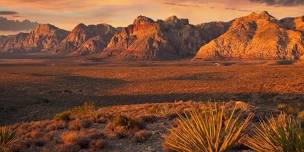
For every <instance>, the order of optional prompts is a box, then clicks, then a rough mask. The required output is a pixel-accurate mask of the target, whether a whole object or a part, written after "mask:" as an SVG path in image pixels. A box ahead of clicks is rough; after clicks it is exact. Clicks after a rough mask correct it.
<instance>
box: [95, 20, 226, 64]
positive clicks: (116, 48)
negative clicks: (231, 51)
mask: <svg viewBox="0 0 304 152" xmlns="http://www.w3.org/2000/svg"><path fill="white" fill-rule="evenodd" d="M219 24H221V23H219ZM222 24H227V23H222ZM206 26H207V25H198V26H194V25H191V24H189V21H188V19H179V18H177V17H176V16H172V17H169V18H168V19H166V20H164V21H163V20H158V21H154V20H152V19H150V18H148V17H145V16H139V17H137V18H136V19H135V20H134V22H133V24H132V25H129V26H128V27H126V28H123V29H122V31H121V32H119V33H117V34H115V35H114V36H113V38H112V39H111V41H110V43H109V44H108V46H107V48H106V49H105V50H104V51H103V52H102V53H101V57H103V58H109V57H110V58H111V57H112V58H118V59H139V60H144V59H176V58H187V57H191V56H194V55H195V53H196V51H197V49H198V48H199V46H201V45H202V44H204V43H206V42H208V41H210V39H212V38H215V37H217V36H218V35H220V34H222V33H220V32H221V31H223V32H224V31H225V30H224V29H221V30H216V31H217V32H216V33H215V34H210V33H208V34H209V36H206V35H207V34H206V33H204V30H206V29H208V30H209V29H210V28H211V27H209V28H206ZM223 27H226V26H225V25H222V26H214V28H223Z"/></svg>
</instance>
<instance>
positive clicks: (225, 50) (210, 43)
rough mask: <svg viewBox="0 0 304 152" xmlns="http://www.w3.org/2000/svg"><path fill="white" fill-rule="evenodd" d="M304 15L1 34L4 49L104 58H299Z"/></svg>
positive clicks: (47, 27)
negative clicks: (196, 23)
mask: <svg viewBox="0 0 304 152" xmlns="http://www.w3.org/2000/svg"><path fill="white" fill-rule="evenodd" d="M303 40H304V16H300V17H286V18H282V19H276V18H275V17H273V16H272V15H271V14H269V13H268V12H267V11H263V12H259V13H257V12H253V13H251V14H249V15H247V16H243V17H239V18H236V19H234V20H232V21H229V22H209V23H202V24H198V25H193V24H191V23H190V22H189V20H188V19H184V18H178V17H176V16H171V17H168V18H167V19H164V20H153V19H151V18H149V17H146V16H142V15H140V16H138V17H137V18H135V19H134V21H133V23H132V24H130V25H129V26H127V27H121V28H115V27H112V26H111V25H108V24H97V25H85V24H83V23H81V24H78V25H77V26H76V27H75V28H74V29H73V30H72V31H66V30H63V29H60V28H58V27H56V26H54V25H51V24H39V25H37V26H36V28H35V29H34V30H32V31H31V32H30V33H19V34H17V35H11V36H1V37H0V53H27V52H42V53H46V54H52V55H59V56H60V55H61V56H87V55H93V56H95V57H97V58H102V59H115V60H116V59H118V60H158V59H164V60H166V59H182V58H194V59H196V60H219V59H220V60H235V59H236V60H256V59H258V60H300V59H302V58H303V57H302V56H303V54H304V44H303Z"/></svg>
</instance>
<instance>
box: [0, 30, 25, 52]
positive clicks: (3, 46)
mask: <svg viewBox="0 0 304 152" xmlns="http://www.w3.org/2000/svg"><path fill="white" fill-rule="evenodd" d="M28 35H29V34H28V33H19V34H17V35H12V36H6V37H2V40H1V43H0V52H1V53H15V52H25V51H26V50H25V48H24V45H23V42H24V41H25V39H26V38H27V36H28Z"/></svg>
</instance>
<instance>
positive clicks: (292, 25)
mask: <svg viewBox="0 0 304 152" xmlns="http://www.w3.org/2000/svg"><path fill="white" fill-rule="evenodd" d="M280 22H281V25H282V26H284V27H285V28H287V29H290V30H296V31H301V32H304V16H301V17H295V18H292V17H288V18H284V19H281V20H280Z"/></svg>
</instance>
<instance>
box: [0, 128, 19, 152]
mask: <svg viewBox="0 0 304 152" xmlns="http://www.w3.org/2000/svg"><path fill="white" fill-rule="evenodd" d="M15 142H16V133H15V132H14V131H12V130H11V129H9V128H6V127H1V128H0V152H9V151H10V150H11V148H12V146H13V144H14V143H15Z"/></svg>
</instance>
